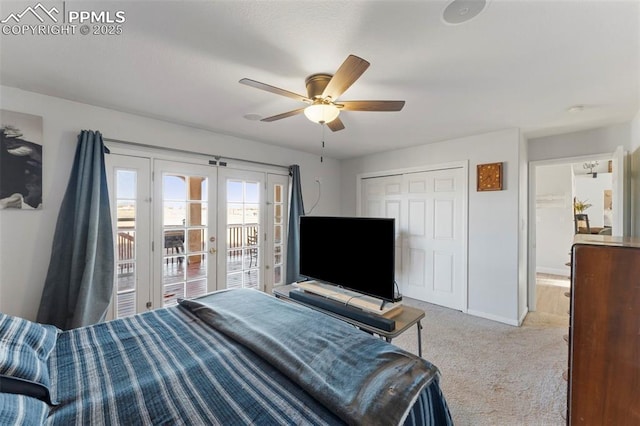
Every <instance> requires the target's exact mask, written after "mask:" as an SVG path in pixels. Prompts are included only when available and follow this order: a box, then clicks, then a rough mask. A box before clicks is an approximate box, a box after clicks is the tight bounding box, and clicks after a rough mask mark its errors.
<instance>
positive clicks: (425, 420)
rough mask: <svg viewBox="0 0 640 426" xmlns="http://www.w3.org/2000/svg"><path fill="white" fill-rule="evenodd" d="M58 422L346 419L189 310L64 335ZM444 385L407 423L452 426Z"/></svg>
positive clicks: (55, 393)
mask: <svg viewBox="0 0 640 426" xmlns="http://www.w3.org/2000/svg"><path fill="white" fill-rule="evenodd" d="M49 369H50V374H51V381H52V389H51V392H52V399H53V400H54V401H57V402H58V403H59V405H57V406H55V407H52V409H51V412H50V414H49V416H48V419H47V423H48V424H55V425H72V424H76V425H85V424H91V425H117V424H122V425H202V424H204V425H239V424H246V425H334V424H344V421H343V420H342V419H340V418H339V417H338V416H337V415H336V414H334V413H333V412H332V411H330V410H329V409H327V407H325V406H323V405H322V404H321V403H320V402H318V401H317V399H315V398H313V397H312V396H310V394H309V393H307V392H306V391H305V390H303V389H302V388H301V387H300V386H299V385H298V384H297V383H294V381H293V380H291V379H289V378H288V377H287V376H286V375H284V374H283V373H282V372H280V371H279V370H278V369H276V367H274V366H273V365H272V364H270V363H268V362H267V361H265V360H264V359H262V358H261V357H259V356H258V355H256V354H255V353H254V352H253V351H252V350H250V349H249V348H247V347H246V346H245V345H243V344H241V343H239V342H236V341H234V340H232V339H230V338H229V337H228V336H226V335H225V334H224V333H222V332H221V331H219V330H216V329H214V328H212V327H211V326H210V325H208V324H206V323H205V322H203V321H202V320H201V319H200V318H198V317H197V316H195V315H193V314H192V313H190V312H188V311H187V310H186V309H184V308H182V307H177V306H176V307H172V308H165V309H159V310H156V311H151V312H147V313H144V314H141V315H136V316H133V317H129V318H124V319H119V320H115V321H110V322H106V323H101V324H97V325H94V326H91V327H84V328H79V329H75V330H70V331H67V332H64V333H62V334H61V335H60V336H59V337H58V342H57V345H56V348H55V350H54V352H53V354H52V355H51V357H50V359H49ZM450 422H451V419H450V416H449V412H448V409H447V407H446V402H445V401H444V398H443V396H442V393H441V391H440V388H439V386H438V383H437V379H436V380H433V381H432V383H430V384H429V386H427V387H425V388H424V390H423V391H422V392H421V393H420V394H419V395H418V398H417V400H416V402H415V403H414V405H413V408H412V410H411V412H410V413H409V416H408V417H407V419H406V422H405V424H433V425H439V424H443V425H444V424H450Z"/></svg>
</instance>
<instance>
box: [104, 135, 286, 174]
mask: <svg viewBox="0 0 640 426" xmlns="http://www.w3.org/2000/svg"><path fill="white" fill-rule="evenodd" d="M102 140H103V141H105V142H115V143H122V144H125V145H133V146H138V147H141V148H153V149H161V150H165V151H171V152H179V153H181V154H191V155H193V154H195V155H202V156H205V157H209V158H211V157H213V158H215V159H216V160H220V159H221V158H224V159H225V160H235V161H244V162H245V163H253V164H260V165H262V166H271V167H280V168H282V169H287V170H289V166H283V165H282V164H274V163H265V162H262V161H254V160H245V159H244V158H235V157H227V156H226V155H218V154H207V153H204V152H196V151H188V150H186V149H178V148H167V147H163V146H157V145H148V144H145V143H138V142H130V141H123V140H120V139H112V138H102Z"/></svg>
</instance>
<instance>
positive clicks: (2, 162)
mask: <svg viewBox="0 0 640 426" xmlns="http://www.w3.org/2000/svg"><path fill="white" fill-rule="evenodd" d="M0 126H1V128H0V209H23V210H34V209H42V117H40V116H37V115H31V114H23V113H20V112H13V111H7V110H4V109H3V110H0Z"/></svg>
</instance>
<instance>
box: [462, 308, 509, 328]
mask: <svg viewBox="0 0 640 426" xmlns="http://www.w3.org/2000/svg"><path fill="white" fill-rule="evenodd" d="M467 313H468V314H469V315H473V316H474V317H480V318H486V319H488V320H491V321H497V322H501V323H503V324H508V325H513V326H515V327H518V326H520V323H519V322H518V321H516V320H513V319H510V318H505V317H501V316H498V315H493V314H488V313H486V312H480V311H474V310H473V309H468V310H467Z"/></svg>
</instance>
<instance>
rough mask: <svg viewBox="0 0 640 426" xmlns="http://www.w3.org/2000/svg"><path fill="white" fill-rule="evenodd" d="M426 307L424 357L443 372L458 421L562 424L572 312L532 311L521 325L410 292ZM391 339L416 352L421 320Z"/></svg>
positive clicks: (445, 387)
mask: <svg viewBox="0 0 640 426" xmlns="http://www.w3.org/2000/svg"><path fill="white" fill-rule="evenodd" d="M405 303H406V304H408V305H411V306H415V307H417V308H420V309H423V310H424V311H425V312H426V317H425V319H424V320H423V321H422V323H423V326H424V329H423V330H422V342H423V357H424V358H425V359H427V360H429V361H431V362H432V363H433V364H435V365H436V366H437V367H438V368H439V369H440V371H441V373H442V378H441V386H442V389H443V391H444V394H445V397H446V398H447V401H448V403H449V408H450V410H451V414H452V416H453V420H454V423H455V424H456V425H459V426H463V425H474V426H475V425H505V426H506V425H508V426H512V425H563V424H565V420H564V418H563V416H564V412H565V409H566V382H565V381H564V380H563V379H562V372H563V370H565V369H566V365H567V345H566V343H565V342H564V340H563V339H562V335H563V334H566V333H567V325H568V320H567V318H568V316H564V317H563V316H559V315H554V314H547V313H532V314H530V315H529V316H528V317H527V320H526V321H525V324H524V325H523V326H522V327H513V326H509V325H506V324H502V323H498V322H494V321H490V320H485V319H482V318H477V317H474V316H471V315H466V314H463V313H461V312H459V311H455V310H451V309H447V308H442V307H439V306H435V305H431V304H428V303H424V302H419V301H415V300H411V299H405ZM393 343H394V344H396V345H398V346H400V347H402V348H404V349H406V350H409V351H411V352H413V353H417V332H416V329H415V327H414V328H412V329H411V330H408V331H407V332H405V333H404V334H402V335H401V336H399V337H397V338H396V339H394V340H393Z"/></svg>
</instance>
